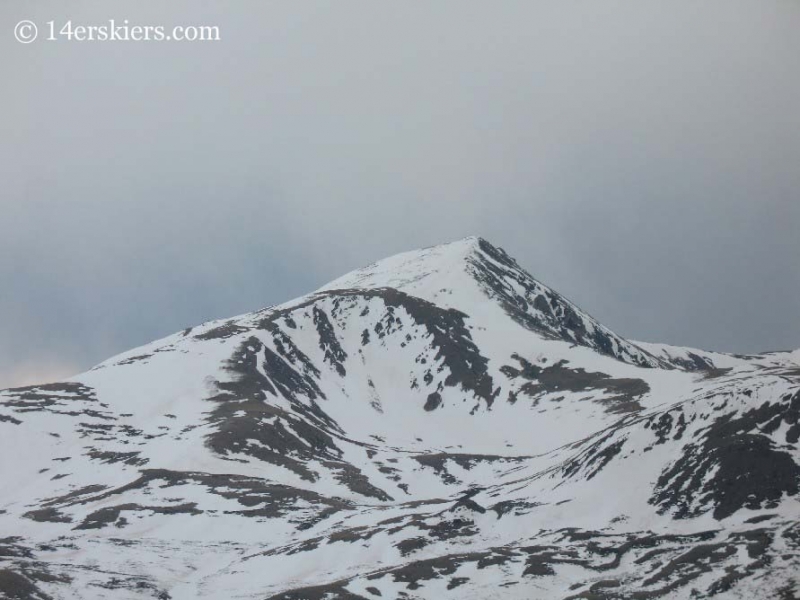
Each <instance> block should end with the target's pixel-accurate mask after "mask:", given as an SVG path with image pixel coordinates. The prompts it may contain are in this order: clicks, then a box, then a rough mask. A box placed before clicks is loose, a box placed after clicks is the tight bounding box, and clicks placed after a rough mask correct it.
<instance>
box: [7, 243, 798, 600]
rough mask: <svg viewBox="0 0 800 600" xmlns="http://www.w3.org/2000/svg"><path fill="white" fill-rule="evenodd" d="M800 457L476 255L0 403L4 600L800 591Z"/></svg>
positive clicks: (735, 384) (490, 253)
mask: <svg viewBox="0 0 800 600" xmlns="http://www.w3.org/2000/svg"><path fill="white" fill-rule="evenodd" d="M798 438H800V351H798V352H794V353H790V352H785V353H769V354H762V355H755V356H735V355H727V354H719V353H711V352H703V351H699V350H692V349H688V348H677V347H672V346H666V345H661V344H646V343H639V342H633V341H630V340H626V339H624V338H622V337H620V336H618V335H616V334H615V333H614V332H612V331H610V330H609V329H608V328H606V327H604V326H603V325H602V324H600V323H598V322H597V321H596V320H595V319H594V318H592V317H591V316H589V315H588V314H587V313H585V312H584V311H582V310H581V309H580V308H578V307H577V306H575V305H574V304H573V303H571V302H570V301H569V300H567V299H566V298H564V297H563V296H561V295H560V294H558V293H557V292H556V291H554V290H552V289H550V288H548V287H547V286H545V285H544V284H542V283H540V282H538V281H536V280H535V279H534V278H532V277H531V276H530V275H529V274H528V273H526V272H525V271H524V270H523V269H522V268H521V267H520V266H519V265H518V264H517V262H516V261H515V260H514V259H512V258H511V257H509V256H508V255H507V254H506V253H505V252H504V251H502V250H501V249H499V248H497V247H495V246H492V245H491V244H489V243H488V242H486V241H485V240H482V239H480V238H467V239H465V240H461V241H459V242H455V243H452V244H447V245H443V246H437V247H433V248H427V249H424V250H419V251H414V252H408V253H404V254H400V255H397V256H394V257H391V258H388V259H386V260H383V261H380V262H378V263H376V264H373V265H370V266H368V267H366V268H363V269H359V270H357V271H354V272H352V273H349V274H347V275H345V276H344V277H341V278H340V279H337V280H336V281H333V282H331V283H330V284H328V285H326V286H325V287H323V288H321V289H319V290H317V291H315V292H313V293H311V294H308V295H306V296H303V297H301V298H298V299H296V300H292V301H290V302H287V303H285V304H282V305H280V306H274V307H270V308H267V309H263V310H260V311H257V312H254V313H250V314H246V315H242V316H239V317H235V318H232V319H227V320H224V321H214V322H210V323H205V324H203V325H201V326H199V327H195V328H190V329H186V330H185V331H182V332H180V333H177V334H175V335H172V336H170V337H167V338H164V339H162V340H159V341H156V342H153V343H152V344H149V345H147V346H143V347H141V348H137V349H135V350H132V351H130V352H127V353H125V354H122V355H119V356H116V357H114V358H112V359H110V360H108V361H106V362H104V363H102V364H100V365H98V366H97V367H95V368H94V369H92V370H90V371H89V372H87V373H84V374H82V375H79V376H77V377H74V378H72V379H70V380H68V381H64V382H59V383H49V384H45V385H38V386H30V387H26V388H16V389H9V390H4V391H2V392H0V449H2V451H1V452H0V473H2V477H3V479H2V481H3V486H2V488H0V524H1V525H2V531H3V532H4V533H3V534H2V536H3V537H2V538H0V595H3V597H8V598H31V599H44V598H57V599H72V598H86V599H94V598H109V599H118V598H119V599H123V598H124V599H128V598H130V599H133V598H160V599H166V598H172V599H174V600H184V599H194V598H219V599H239V598H241V599H245V598H246V599H260V600H265V599H271V600H290V599H293V600H323V599H349V600H354V599H360V600H363V599H373V600H374V599H387V598H388V599H395V598H407V599H411V598H425V599H439V598H443V599H444V598H458V599H490V598H503V599H504V600H514V599H519V600H523V599H524V600H529V599H532V598H545V599H549V598H554V599H567V598H573V599H577V598H583V599H595V600H599V599H611V598H637V599H646V598H706V597H717V598H748V599H750V598H779V599H784V600H786V599H791V598H797V597H800V502H798V498H800V496H798V486H799V485H800V450H798Z"/></svg>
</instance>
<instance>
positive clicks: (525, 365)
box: [500, 354, 650, 413]
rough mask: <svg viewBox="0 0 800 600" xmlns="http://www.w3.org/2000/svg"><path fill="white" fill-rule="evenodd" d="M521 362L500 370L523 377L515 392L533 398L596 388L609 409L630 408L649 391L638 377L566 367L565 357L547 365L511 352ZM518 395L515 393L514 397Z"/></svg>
mask: <svg viewBox="0 0 800 600" xmlns="http://www.w3.org/2000/svg"><path fill="white" fill-rule="evenodd" d="M512 358H513V359H515V360H516V361H517V362H518V363H519V364H520V366H521V368H519V369H517V368H515V367H512V366H510V365H505V366H503V367H502V368H501V369H500V370H501V372H502V373H503V374H504V375H505V376H506V377H508V378H509V379H516V378H521V379H524V380H527V383H524V384H523V385H522V386H521V387H520V388H519V392H521V393H524V394H525V395H527V396H529V397H531V398H534V402H537V397H538V396H540V395H542V394H545V393H553V392H585V391H598V392H600V393H601V394H602V395H603V396H602V401H601V402H602V404H604V405H606V406H607V407H608V410H609V411H610V412H618V413H624V412H630V411H638V410H641V408H642V407H641V405H640V404H639V403H638V402H637V399H638V398H640V397H641V396H643V395H645V394H646V393H648V392H649V391H650V386H649V385H647V382H646V381H644V380H642V379H631V378H625V379H614V378H612V377H611V376H610V375H607V374H605V373H592V372H588V373H587V372H586V371H585V370H583V369H580V368H579V369H570V368H568V367H567V366H566V365H567V364H568V363H567V361H566V360H562V361H560V362H558V363H555V364H553V365H550V366H547V367H539V366H536V365H533V364H531V363H530V362H528V361H527V360H525V359H524V358H522V357H521V356H520V355H518V354H514V355H512ZM517 399H518V393H517V394H515V396H514V401H516V400H517Z"/></svg>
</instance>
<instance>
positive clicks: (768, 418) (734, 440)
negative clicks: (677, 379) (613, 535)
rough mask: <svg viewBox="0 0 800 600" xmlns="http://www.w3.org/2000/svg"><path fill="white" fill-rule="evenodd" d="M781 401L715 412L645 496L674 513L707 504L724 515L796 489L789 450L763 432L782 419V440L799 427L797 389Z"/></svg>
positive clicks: (694, 511) (764, 504)
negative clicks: (650, 494) (733, 411)
mask: <svg viewBox="0 0 800 600" xmlns="http://www.w3.org/2000/svg"><path fill="white" fill-rule="evenodd" d="M783 400H784V403H778V404H771V403H770V402H766V403H764V404H762V405H761V406H760V407H759V408H756V409H751V410H748V411H746V412H745V413H743V414H742V415H741V416H738V417H737V416H734V415H733V414H726V415H723V416H720V417H718V418H717V419H716V420H715V421H714V422H713V423H712V424H711V425H710V426H709V427H708V428H707V429H706V431H705V432H704V433H703V435H702V438H701V440H700V441H698V442H693V443H690V444H688V445H687V446H686V451H685V454H684V456H682V457H681V458H680V459H679V460H677V461H676V462H675V463H674V464H673V465H672V466H671V467H670V468H669V469H667V470H665V471H664V472H663V473H662V474H661V476H660V477H659V479H658V483H657V485H656V490H655V493H654V495H653V498H652V499H651V502H652V503H653V504H656V505H657V506H659V509H660V510H661V511H662V512H666V511H672V512H673V514H674V515H675V517H676V518H686V517H690V516H696V515H699V514H702V513H703V512H705V511H707V510H709V508H710V507H713V511H714V513H713V514H714V517H715V518H717V519H724V518H726V517H729V516H731V515H733V514H734V513H735V512H736V511H738V510H740V509H742V508H748V509H751V510H756V509H760V508H774V507H775V506H777V504H778V503H779V502H780V500H781V498H782V497H783V496H784V495H787V496H795V495H797V493H798V490H799V489H800V465H798V464H797V462H796V461H795V458H794V457H793V455H792V452H790V451H787V450H786V449H781V448H780V447H778V445H777V444H776V443H775V442H774V441H773V440H772V439H771V438H770V437H769V436H768V435H765V434H766V433H771V432H774V431H775V430H776V429H777V428H778V427H779V426H780V425H781V423H785V424H786V425H788V428H787V430H786V434H785V440H786V442H787V444H793V443H795V442H797V435H798V431H800V425H798V423H799V419H800V392H798V393H796V394H794V395H793V396H790V395H786V396H785V397H784V398H783Z"/></svg>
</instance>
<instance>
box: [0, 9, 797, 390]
mask: <svg viewBox="0 0 800 600" xmlns="http://www.w3.org/2000/svg"><path fill="white" fill-rule="evenodd" d="M110 18H114V19H117V20H118V21H119V20H122V19H126V18H127V19H129V21H130V22H131V24H154V25H166V26H170V27H171V26H173V25H178V24H180V25H201V24H202V25H218V26H219V27H220V30H221V34H222V41H221V42H217V43H182V44H181V43H152V42H151V43H132V42H128V43H125V42H116V43H108V42H106V43H99V42H95V43H89V42H84V43H77V42H67V41H64V40H59V41H56V42H45V41H42V40H37V41H36V42H34V43H33V44H30V45H27V46H24V45H21V44H18V43H16V42H15V41H14V38H13V34H12V30H13V26H14V24H15V23H16V22H17V21H19V20H20V19H31V20H33V21H35V22H37V23H38V24H39V25H40V29H41V28H42V26H43V24H44V23H45V22H46V21H49V20H54V21H56V23H58V24H61V23H64V22H65V21H66V20H67V19H72V21H73V24H86V25H89V24H102V23H104V22H105V21H107V20H108V19H110ZM0 23H2V32H0V51H1V52H2V57H3V60H2V61H0V75H1V76H2V81H3V82H4V87H3V99H2V104H1V105H0V107H1V111H0V128H2V136H1V137H0V176H1V177H2V181H3V188H2V195H0V210H1V211H2V217H1V219H2V225H3V227H2V235H1V236H0V277H1V278H2V279H1V280H2V282H3V284H2V294H0V386H2V385H3V384H7V385H11V384H15V383H20V382H23V381H27V380H35V379H41V378H48V377H54V376H60V375H63V374H65V373H69V372H72V371H76V370H79V369H81V368H85V367H88V366H90V365H91V364H93V363H95V362H97V361H99V360H101V359H103V358H105V357H107V356H108V355H110V354H113V353H115V352H118V351H122V350H124V349H126V348H128V347H131V346H134V345H137V344H140V343H144V342H146V341H149V340H150V339H153V338H155V337H158V336H161V335H166V334H168V333H171V332H172V331H175V330H178V329H180V328H182V327H185V326H187V325H192V324H196V323H198V322H200V321H203V320H206V319H209V318H216V317H223V316H227V315H230V314H236V313H240V312H244V311H247V310H252V309H256V308H259V307H261V306H264V305H267V304H271V303H275V302H279V301H283V300H286V299H288V298H290V297H292V296H294V295H298V294H301V293H304V292H306V291H309V290H311V289H313V288H315V287H317V286H318V285H320V284H322V283H324V282H325V281H327V280H329V279H332V278H333V277H335V276H337V275H339V274H341V273H343V272H345V271H347V270H350V269H352V268H354V267H357V266H360V265H361V264H365V263H368V262H371V261H372V260H375V259H377V258H380V257H382V256H385V255H389V254H392V253H394V252H397V251H401V250H405V249H409V248H412V247H418V246H424V245H430V244H434V243H439V242H442V241H448V240H451V239H455V238H459V237H463V236H465V235H470V234H480V235H483V236H484V237H487V238H488V239H490V240H491V241H493V242H495V243H497V244H500V245H502V246H504V247H506V249H507V250H509V252H511V253H512V254H513V255H515V256H516V257H517V258H518V259H519V260H520V262H521V263H522V264H523V265H525V266H526V267H527V268H528V269H529V270H530V271H531V272H532V273H533V274H534V275H535V276H537V277H539V278H540V279H542V280H543V281H544V282H546V283H548V284H550V285H552V286H554V287H555V288H556V289H559V290H560V291H561V292H562V293H565V294H566V295H568V296H570V297H571V298H572V299H573V300H574V301H576V302H577V303H578V304H580V305H582V306H583V307H584V308H586V309H587V310H589V311H590V312H591V313H593V314H594V315H595V316H596V317H598V318H600V319H601V320H602V321H604V322H605V323H606V324H608V325H609V326H610V327H612V328H614V329H615V330H617V331H618V332H619V333H621V334H623V335H626V336H631V337H634V338H639V339H646V340H658V341H665V342H670V343H676V344H684V345H693V346H699V347H703V348H710V349H722V350H730V351H740V352H748V351H759V350H767V349H773V348H790V347H798V346H800V319H798V318H797V316H796V308H797V306H798V298H800V261H798V256H800V242H799V241H798V234H797V232H798V226H800V199H798V189H800V169H798V167H797V165H798V164H800V113H798V111H797V107H798V106H800V77H799V76H798V74H797V57H798V56H800V36H798V35H797V31H800V4H797V3H796V2H790V1H783V2H779V1H772V0H769V1H766V2H759V3H756V2H745V1H738V0H714V1H708V2H703V3H697V2H688V1H687V2H643V3H640V2H629V3H624V2H604V3H587V2H582V3H581V2H563V1H558V2H541V3H540V2H537V3H531V2H527V1H525V2H523V1H519V2H515V1H510V0H509V1H506V2H499V3H495V2H492V3H488V2H482V3H478V2H464V1H462V0H459V1H445V0H436V1H435V2H415V3H375V2H367V1H363V2H357V1H348V2H344V3H324V2H303V3H298V2H288V1H287V2H262V1H253V2H237V3H235V4H230V3H225V4H223V3H207V2H204V3H200V2H196V1H195V2H170V3H156V2H151V3H136V5H134V3H131V2H83V3H70V5H69V6H67V5H66V4H64V3H37V4H36V5H34V4H32V3H30V2H23V1H17V0H14V1H10V2H9V1H6V2H4V3H3V4H2V7H0Z"/></svg>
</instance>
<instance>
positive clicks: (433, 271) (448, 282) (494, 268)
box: [317, 236, 669, 367]
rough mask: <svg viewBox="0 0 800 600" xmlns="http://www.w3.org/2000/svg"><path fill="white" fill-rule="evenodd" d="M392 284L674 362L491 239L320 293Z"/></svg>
mask: <svg viewBox="0 0 800 600" xmlns="http://www.w3.org/2000/svg"><path fill="white" fill-rule="evenodd" d="M376 288H392V289H396V290H399V291H402V292H404V293H406V294H409V295H412V296H416V297H419V298H422V299H424V300H427V301H429V302H433V303H435V304H437V305H439V306H446V307H449V308H455V309H457V310H460V311H462V312H464V313H466V314H468V315H475V314H480V313H484V312H486V311H491V310H493V309H497V308H498V307H499V308H500V309H502V311H503V312H505V313H506V315H507V316H509V317H511V318H512V319H513V320H514V321H515V322H516V323H517V324H519V325H521V326H523V327H525V328H526V329H529V330H531V331H535V332H537V333H538V334H540V335H542V336H543V337H545V338H548V339H554V340H562V341H565V342H568V343H571V344H578V345H581V346H585V347H588V348H591V349H593V350H595V351H597V352H600V353H601V354H605V355H608V356H612V357H614V358H617V359H619V360H622V361H624V362H628V363H630V364H635V365H639V366H646V367H659V366H662V367H664V366H666V367H669V365H668V364H667V363H665V361H663V360H661V359H658V358H656V357H654V356H652V355H651V354H650V353H648V352H647V351H645V350H643V349H642V348H640V347H638V346H636V345H635V344H633V343H631V342H628V341H627V340H625V339H624V338H622V337H621V336H619V335H617V334H615V333H614V332H613V331H611V330H610V329H609V328H607V327H605V326H604V325H602V324H601V323H599V322H598V321H597V320H596V319H594V318H593V317H592V316H591V315H589V314H588V313H586V312H585V311H583V310H582V309H581V308H579V307H578V306H576V305H575V304H573V303H572V302H571V301H569V300H568V299H567V298H566V297H564V296H563V295H561V294H559V293H558V292H556V291H555V290H553V289H552V288H550V287H548V286H546V285H545V284H543V283H541V282H540V281H538V280H537V279H535V278H534V277H533V276H532V275H531V274H530V273H528V272H527V271H526V270H525V269H523V268H522V267H521V266H520V265H519V263H518V262H517V260H516V259H514V258H513V257H512V256H511V255H509V254H508V253H507V252H506V251H505V250H503V249H502V248H501V247H499V246H496V245H494V244H492V243H490V242H489V241H487V240H486V239H485V238H482V237H479V236H469V237H465V238H462V239H459V240H456V241H453V242H450V243H446V244H441V245H437V246H430V247H427V248H422V249H419V250H412V251H409V252H402V253H400V254H395V255H394V256H390V257H388V258H385V259H383V260H379V261H377V262H375V263H372V264H370V265H368V266H366V267H363V268H360V269H356V270H355V271H352V272H350V273H348V274H346V275H344V276H342V277H339V278H338V279H335V280H334V281H332V282H330V283H328V284H327V285H325V286H323V287H321V288H320V289H318V290H317V293H322V292H326V293H330V292H333V291H335V290H343V289H376Z"/></svg>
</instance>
